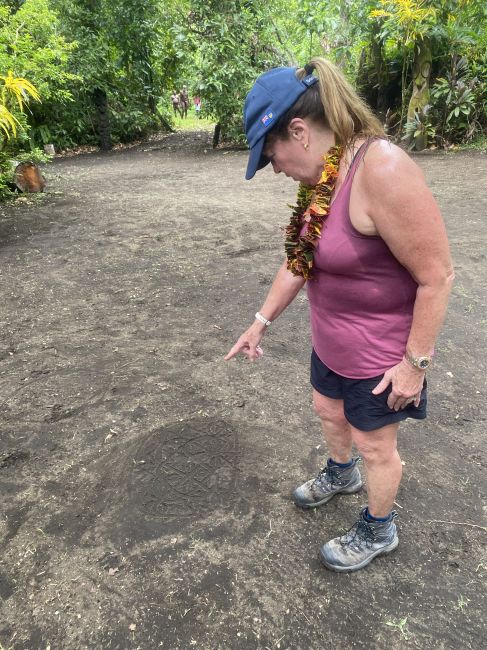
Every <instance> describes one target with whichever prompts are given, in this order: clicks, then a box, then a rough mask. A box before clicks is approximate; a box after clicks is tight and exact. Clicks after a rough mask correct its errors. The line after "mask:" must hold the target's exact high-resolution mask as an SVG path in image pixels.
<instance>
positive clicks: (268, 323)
mask: <svg viewBox="0 0 487 650" xmlns="http://www.w3.org/2000/svg"><path fill="white" fill-rule="evenodd" d="M255 317H256V319H257V320H258V321H260V322H261V323H262V324H263V325H265V326H266V327H269V325H270V324H271V323H272V321H270V320H267V318H265V317H264V316H262V314H261V313H260V312H259V311H258V312H257V313H256V314H255Z"/></svg>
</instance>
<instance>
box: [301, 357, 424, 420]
mask: <svg viewBox="0 0 487 650" xmlns="http://www.w3.org/2000/svg"><path fill="white" fill-rule="evenodd" d="M383 376H384V375H378V376H377V377H371V378H370V379H348V378H347V377H342V376H341V375H337V374H336V372H333V370H330V369H329V368H327V367H326V366H325V364H324V363H323V362H322V361H321V360H320V359H319V358H318V355H317V354H316V352H315V351H314V350H313V352H312V354H311V385H312V386H313V388H314V389H315V390H317V391H318V393H320V394H321V395H324V396H325V397H330V398H331V399H342V400H343V410H344V413H345V417H346V419H347V420H348V421H349V422H350V424H351V425H352V426H353V427H355V428H356V429H359V430H360V431H373V430H374V429H380V428H381V427H385V426H386V425H388V424H393V423H395V422H401V420H405V419H406V418H415V419H416V420H424V418H425V417H426V403H427V394H426V386H427V384H426V379H425V380H424V385H423V390H422V392H421V401H420V403H419V406H414V403H412V404H408V406H406V407H405V408H403V409H401V410H400V411H394V409H390V408H389V407H388V406H387V398H388V396H389V393H390V392H391V390H392V386H391V385H390V384H389V386H388V387H387V388H386V390H385V391H384V392H383V393H381V394H380V395H373V394H372V390H373V389H374V388H375V387H376V386H377V384H378V383H379V382H380V380H381V379H382V377H383Z"/></svg>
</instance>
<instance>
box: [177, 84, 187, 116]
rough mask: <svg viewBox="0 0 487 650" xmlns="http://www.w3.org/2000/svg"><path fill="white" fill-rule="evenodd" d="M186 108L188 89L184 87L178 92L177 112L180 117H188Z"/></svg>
mask: <svg viewBox="0 0 487 650" xmlns="http://www.w3.org/2000/svg"><path fill="white" fill-rule="evenodd" d="M188 108H189V95H188V89H187V88H186V86H183V87H182V89H181V90H180V91H179V110H180V112H181V117H188Z"/></svg>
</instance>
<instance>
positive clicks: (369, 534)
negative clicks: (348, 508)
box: [340, 519, 376, 549]
mask: <svg viewBox="0 0 487 650" xmlns="http://www.w3.org/2000/svg"><path fill="white" fill-rule="evenodd" d="M375 541H376V540H375V532H374V529H373V528H372V526H369V524H368V523H367V522H366V521H364V520H363V519H362V520H361V521H358V522H357V523H356V524H354V525H353V526H352V527H351V528H350V530H349V531H348V532H347V533H345V535H344V536H343V537H341V538H340V544H341V546H342V548H343V547H345V546H354V547H355V548H357V549H358V548H360V546H361V545H362V543H363V542H365V545H366V546H367V547H369V546H372V544H373V543H374V542H375Z"/></svg>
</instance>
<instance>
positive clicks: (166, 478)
mask: <svg viewBox="0 0 487 650" xmlns="http://www.w3.org/2000/svg"><path fill="white" fill-rule="evenodd" d="M209 137H210V136H209V135H208V134H207V133H186V134H174V135H170V136H166V137H161V138H160V139H157V140H154V141H151V142H149V143H147V144H144V145H140V146H138V147H135V148H132V149H129V150H125V151H121V152H114V153H112V154H110V155H100V154H91V155H84V156H78V157H74V158H71V159H64V160H57V161H56V162H55V163H54V164H53V165H51V166H50V167H49V168H48V169H47V175H48V181H49V187H48V189H49V191H50V192H51V193H50V194H48V195H47V196H45V197H44V198H43V199H42V200H41V201H40V202H39V201H34V202H32V203H30V202H27V203H25V202H17V203H16V204H15V205H11V206H8V207H3V208H1V209H0V210H1V212H0V274H1V287H0V291H1V298H0V323H1V332H2V336H1V342H0V421H1V430H0V500H1V505H2V516H1V519H0V544H1V557H0V607H1V613H0V648H4V649H7V648H9V649H13V650H38V649H42V650H47V649H48V648H50V650H81V649H85V648H89V649H103V650H136V649H143V650H152V649H153V648H163V649H166V650H188V649H191V648H195V649H196V650H229V649H231V650H233V649H235V650H237V649H238V650H240V649H241V650H252V649H254V648H255V649H263V650H265V649H269V650H275V649H280V650H286V649H288V650H321V649H323V648H328V647H333V648H334V649H335V650H346V649H348V648H366V649H371V648H372V649H377V650H390V648H394V649H396V648H397V649H403V648H421V649H428V650H430V649H441V650H446V649H453V648H455V649H457V648H461V649H462V650H467V649H475V650H480V648H484V647H485V638H486V636H487V631H486V629H485V611H486V605H487V603H486V595H485V577H486V575H487V556H486V554H485V542H486V540H487V531H486V528H485V526H486V520H485V514H486V513H485V510H486V506H485V500H484V499H485V487H486V479H485V475H486V471H485V470H486V467H487V463H486V458H485V438H486V422H485V419H486V411H485V402H486V397H487V386H486V375H487V363H486V354H485V333H486V329H487V328H486V323H487V316H486V314H487V307H486V293H487V292H486V282H487V264H486V239H487V224H486V213H487V210H486V208H487V200H486V195H485V187H486V185H487V183H486V181H487V156H485V155H482V154H474V153H462V154H456V155H451V154H435V155H429V154H428V155H424V156H418V157H417V161H418V162H419V164H420V165H421V167H422V168H423V169H424V172H425V174H426V176H427V179H428V182H429V184H430V186H431V187H432V189H433V192H434V193H435V195H436V197H437V198H438V201H439V203H440V205H441V207H442V210H443V213H444V216H445V219H446V222H447V227H448V230H449V234H450V238H451V244H452V249H453V254H454V258H455V265H456V271H457V281H456V286H455V289H454V292H453V297H452V300H451V308H450V312H449V316H448V322H447V324H446V326H445V328H444V331H443V334H442V336H441V339H440V341H439V345H438V354H437V361H436V363H435V365H434V368H433V369H432V370H431V372H430V374H429V385H430V415H429V418H428V419H427V420H426V421H425V422H416V423H411V424H407V425H406V426H404V427H403V429H402V433H401V442H400V445H401V454H402V457H403V460H404V463H405V465H404V480H403V483H402V487H401V491H400V493H399V496H398V504H399V506H398V510H399V513H400V518H399V520H398V525H399V527H400V546H399V548H398V550H397V552H395V553H394V554H393V555H391V556H389V557H387V558H380V559H378V560H376V561H375V562H374V563H373V564H372V565H371V566H370V567H368V568H367V569H365V570H363V571H361V572H359V573H357V574H352V575H339V574H334V573H331V572H328V571H326V570H325V569H324V568H322V567H321V565H320V564H319V561H318V558H317V550H318V547H319V545H320V544H322V543H323V542H324V541H326V540H327V539H329V538H330V537H331V536H334V535H336V534H338V533H339V532H342V531H343V530H344V529H346V528H347V527H349V526H350V525H351V524H352V523H353V522H354V519H355V516H356V513H357V511H358V509H359V507H360V506H361V504H363V503H364V502H366V494H365V492H362V493H360V494H358V495H354V496H351V497H343V498H342V497H337V498H336V499H335V500H333V501H332V502H331V503H330V504H329V505H328V506H327V507H326V508H324V509H322V510H320V511H319V512H316V513H313V512H311V513H310V512H301V511H299V510H297V509H296V508H295V507H294V506H293V505H292V503H291V501H290V497H289V495H290V492H291V491H292V489H293V488H294V486H295V485H296V484H297V483H299V482H302V481H303V480H304V479H305V478H307V477H308V476H310V475H311V474H312V473H314V472H315V471H316V470H317V469H318V467H319V466H320V464H321V463H322V460H323V455H324V449H323V445H322V443H321V439H320V433H319V425H318V422H317V420H316V418H315V416H314V415H313V414H312V411H311V408H310V391H309V386H308V363H309V327H308V315H307V304H306V298H305V296H304V294H303V295H301V296H299V297H298V299H297V300H296V301H295V303H294V304H293V305H292V306H291V307H290V308H289V310H288V311H287V312H286V314H284V315H283V316H282V317H281V319H280V320H279V321H278V322H276V323H275V324H274V325H273V326H272V328H271V329H270V331H269V334H268V337H267V339H266V341H265V342H264V348H265V356H264V359H263V360H262V361H261V362H259V363H256V364H248V363H246V362H245V361H244V360H235V361H232V362H231V363H225V362H224V361H223V355H224V354H225V352H226V351H227V349H228V348H229V346H230V345H231V344H232V343H233V342H234V340H235V337H236V336H237V335H239V334H240V333H241V331H242V330H243V328H245V327H246V326H247V324H248V323H250V322H251V320H252V318H253V314H254V312H255V310H256V308H257V307H258V306H259V305H260V302H261V299H262V296H263V295H264V293H265V292H266V290H267V288H268V286H269V283H270V281H271V279H272V276H273V273H274V270H275V269H276V268H277V266H278V265H279V263H280V260H281V259H282V232H281V230H280V227H281V226H282V225H283V224H285V223H286V221H287V219H288V209H287V208H286V203H288V202H290V201H292V200H293V195H294V185H293V183H292V182H290V181H289V180H288V179H285V178H275V177H273V174H272V172H271V171H270V170H266V171H264V172H263V173H261V174H259V177H258V178H256V180H255V181H253V182H252V183H248V182H246V181H244V180H243V172H244V167H245V159H246V154H245V152H242V151H212V150H211V147H210V142H209ZM55 192H57V193H55Z"/></svg>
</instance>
